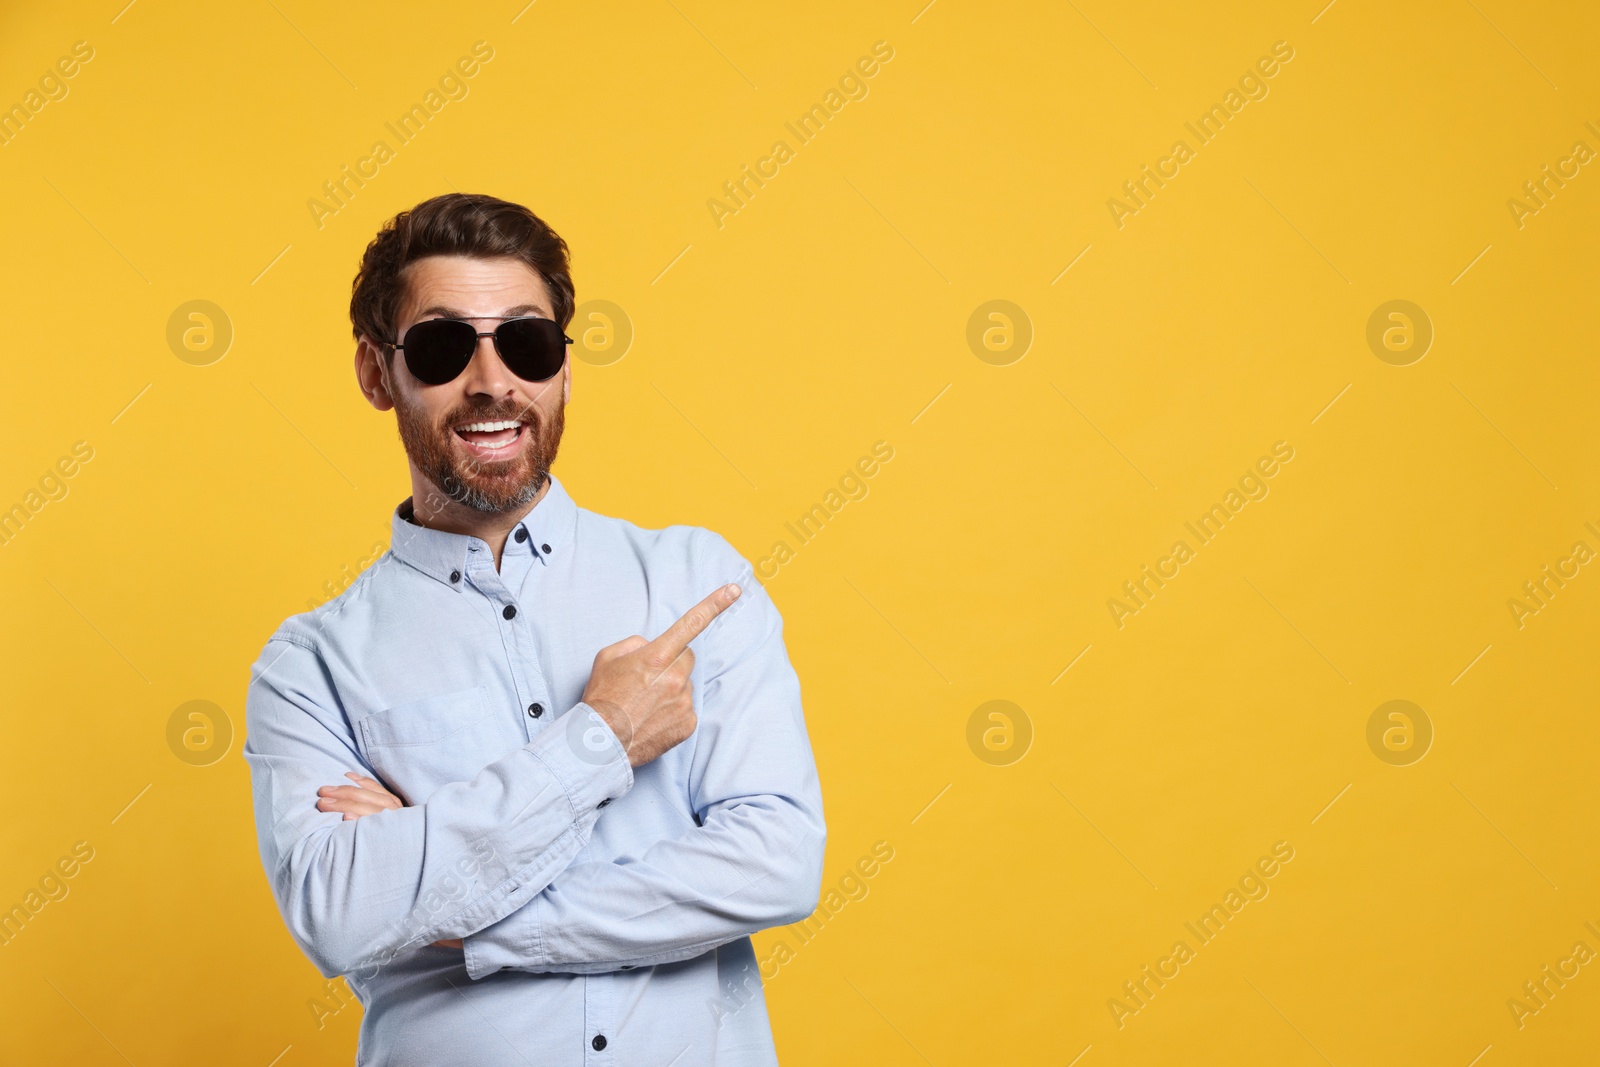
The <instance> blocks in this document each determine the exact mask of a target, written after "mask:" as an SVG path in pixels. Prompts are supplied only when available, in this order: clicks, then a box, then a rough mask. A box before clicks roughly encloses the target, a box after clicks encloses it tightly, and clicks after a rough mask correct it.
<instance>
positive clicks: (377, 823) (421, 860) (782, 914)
mask: <svg viewBox="0 0 1600 1067" xmlns="http://www.w3.org/2000/svg"><path fill="white" fill-rule="evenodd" d="M752 592H753V594H754V595H752V596H751V598H750V599H751V602H750V603H749V604H747V605H746V610H744V611H742V612H740V613H737V615H738V616H739V617H738V618H737V619H734V618H732V617H730V618H729V619H728V620H727V622H726V623H725V624H724V626H723V627H722V629H721V630H720V631H719V632H718V634H716V635H714V636H715V637H716V640H715V641H708V642H707V643H705V644H704V645H703V648H702V653H701V654H702V661H701V667H702V672H703V673H702V677H703V678H704V679H705V681H704V684H703V685H702V694H703V698H704V702H705V704H706V707H705V708H703V709H699V710H700V718H699V723H698V729H697V732H696V733H695V735H694V736H693V737H692V738H691V739H690V740H689V741H687V742H685V744H688V745H691V746H693V757H692V763H691V774H690V783H689V786H690V788H689V795H690V801H691V804H692V806H693V808H694V812H695V815H696V818H697V822H698V823H699V825H697V826H695V827H693V828H691V829H690V830H689V831H688V832H687V833H685V834H683V835H682V836H680V837H677V838H673V839H667V840H661V841H657V842H654V843H652V844H651V845H650V846H649V847H647V848H645V849H643V851H642V852H640V853H637V854H634V855H627V856H622V857H618V860H617V861H616V862H592V863H591V862H585V863H580V864H574V863H573V860H574V859H575V857H576V856H577V854H578V853H579V852H580V851H581V850H582V847H583V845H584V843H585V842H586V841H587V840H588V837H589V834H590V832H591V831H592V828H593V826H594V823H595V821H596V819H597V818H598V817H599V815H600V812H599V810H598V809H599V805H600V803H601V801H603V800H605V799H608V798H610V797H613V796H617V795H620V794H621V793H622V792H626V790H627V789H628V788H631V785H632V772H631V769H630V768H629V767H628V761H627V759H626V758H625V757H623V758H621V759H620V760H619V761H612V762H610V763H607V764H604V765H600V766H596V765H594V764H592V763H590V762H588V761H583V760H577V759H575V758H571V753H570V750H568V751H566V752H563V751H562V749H563V747H564V742H563V741H562V739H561V738H559V737H558V736H557V735H560V734H564V733H565V731H554V730H547V731H545V732H544V733H542V734H541V735H539V736H538V737H536V738H535V739H534V740H533V741H530V742H529V743H528V744H527V745H525V746H523V747H521V748H519V749H517V750H516V751H514V752H512V753H509V754H507V756H505V757H503V758H502V759H500V760H497V761H496V762H495V763H492V764H490V765H489V766H488V767H486V768H484V770H483V771H482V772H480V774H479V775H478V776H477V777H476V778H474V779H473V780H472V781H471V782H463V783H453V784H451V785H448V786H444V787H442V788H440V789H438V790H436V791H435V792H434V793H433V794H431V795H430V796H429V797H428V798H427V799H426V801H424V802H423V803H420V804H417V805H415V806H411V807H406V806H403V805H401V803H400V801H399V800H398V799H397V798H395V797H394V796H393V795H392V794H390V793H389V792H388V791H387V790H386V789H385V788H384V787H383V786H382V784H381V783H380V782H378V781H377V780H376V779H375V778H373V777H372V776H371V775H370V773H365V772H368V771H369V770H370V769H369V768H367V767H366V766H365V765H364V763H363V762H362V761H361V758H360V756H359V754H358V753H357V751H356V750H355V748H354V746H353V742H351V741H350V740H349V739H348V728H347V727H346V726H344V725H343V716H342V714H341V713H340V712H339V711H338V710H337V702H336V698H335V697H333V695H332V694H331V693H329V692H319V691H315V690H314V689H313V688H312V687H299V688H297V687H292V686H284V685H274V684H272V683H271V681H270V680H263V679H260V678H258V682H259V683H260V688H259V690H258V689H257V687H256V686H253V687H252V699H251V708H250V714H251V719H252V722H251V732H250V741H249V742H248V743H247V745H246V756H247V758H249V759H250V762H251V767H252V773H253V774H254V776H255V779H256V789H257V794H256V807H257V820H258V834H259V835H260V837H261V843H262V856H263V861H264V863H265V864H266V865H267V869H268V872H269V875H271V876H272V884H273V889H274V893H275V895H276V896H277V898H278V901H279V906H280V910H281V911H282V912H283V914H284V918H285V921H286V922H287V923H288V925H289V927H290V929H291V932H293V933H294V935H295V937H296V940H297V941H299V943H300V944H301V946H302V948H303V949H305V951H306V952H307V954H308V955H309V956H310V957H311V958H312V959H313V961H314V962H316V963H317V964H318V966H319V969H321V970H322V972H323V973H324V974H325V975H326V976H330V977H331V976H332V975H333V974H341V973H350V972H351V971H353V970H358V969H360V968H361V967H362V966H367V965H373V964H374V963H375V962H376V963H378V964H381V962H383V961H386V960H387V959H390V958H393V956H395V955H398V954H399V953H401V952H408V951H429V950H432V949H437V948H451V949H455V948H459V949H460V950H462V951H464V953H465V962H466V966H467V970H468V974H469V975H470V976H471V977H473V978H481V977H483V976H485V975H487V974H491V973H493V972H495V971H497V970H500V969H502V968H513V969H521V970H527V971H537V972H546V971H559V972H570V973H594V972H600V971H609V970H616V969H622V968H629V967H636V966H649V965H651V964H655V963H663V962H670V961H676V960H681V959H689V958H693V957H694V956H697V955H699V954H701V953H703V952H705V951H707V950H709V949H710V948H713V947H715V946H717V945H720V944H724V943H726V942H728V941H732V940H734V939H736V938H738V937H742V936H745V935H747V934H749V933H752V932H754V931H755V930H759V929H763V928H765V927H769V926H774V925H781V924H784V923H789V922H794V921H797V920H799V919H801V918H803V917H804V916H806V915H808V914H810V912H811V911H812V910H813V909H814V907H815V905H816V898H817V891H818V886H819V883H820V881H821V860H822V846H823V842H824V837H825V830H824V826H823V821H822V809H821V799H820V790H819V789H818V786H817V779H816V770H815V766H814V764H813V762H812V758H811V754H810V748H809V744H808V741H807V738H806V733H805V725H804V720H803V717H802V715H801V712H800V702H799V683H798V679H797V678H796V677H795V675H794V671H793V668H792V667H791V666H790V664H789V660H788V657H787V654H786V652H785V650H784V647H783V641H782V634H781V629H782V623H781V620H780V619H779V618H778V615H777V611H776V608H775V607H773V606H772V604H771V602H770V600H768V599H767V598H766V596H765V593H764V591H762V592H755V591H752ZM735 622H737V623H738V625H734V623H735ZM286 651H287V653H288V654H292V655H293V654H301V655H307V654H311V653H312V652H313V651H314V650H311V649H304V648H301V647H300V646H291V647H290V648H289V649H288V650H286ZM323 673H324V674H325V672H323ZM568 714H574V715H576V714H593V712H592V710H591V709H590V708H589V707H588V706H587V705H585V704H579V705H578V706H577V707H575V708H574V709H572V710H571V711H570V712H568ZM619 752H620V745H619ZM352 768H360V770H359V771H358V770H352ZM341 775H343V776H345V777H348V778H350V780H351V782H352V784H349V785H327V784H323V785H322V786H321V788H316V789H313V788H312V787H313V786H314V785H315V783H318V782H320V783H329V782H333V781H336V780H337V779H338V778H339V777H340V776H341ZM313 792H315V794H316V795H317V800H316V803H315V805H314V806H315V809H316V810H315V811H313V810H311V809H312V807H313V805H312V804H311V802H310V801H311V796H312V794H313ZM619 814H620V813H619ZM335 816H337V817H335ZM373 816H377V817H375V818H374V817H373ZM452 864H453V865H454V866H453V867H452V866H451V865H452ZM468 872H470V873H468ZM447 889H448V890H449V891H448V892H447V891H445V890H447ZM430 946H432V949H430Z"/></svg>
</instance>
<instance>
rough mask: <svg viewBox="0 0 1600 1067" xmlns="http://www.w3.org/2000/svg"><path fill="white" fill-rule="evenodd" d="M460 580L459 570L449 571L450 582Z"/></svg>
mask: <svg viewBox="0 0 1600 1067" xmlns="http://www.w3.org/2000/svg"><path fill="white" fill-rule="evenodd" d="M460 580H461V572H460V571H451V572H450V582H451V584H454V583H456V582H459V581H460Z"/></svg>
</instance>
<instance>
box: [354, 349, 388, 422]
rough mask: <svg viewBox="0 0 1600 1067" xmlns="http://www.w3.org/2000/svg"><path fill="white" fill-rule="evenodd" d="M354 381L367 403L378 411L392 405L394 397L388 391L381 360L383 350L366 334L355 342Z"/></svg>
mask: <svg viewBox="0 0 1600 1067" xmlns="http://www.w3.org/2000/svg"><path fill="white" fill-rule="evenodd" d="M355 369H356V383H357V384H358V385H360V387H361V395H362V396H364V397H366V398H367V403H369V404H371V405H372V406H373V407H375V408H377V409H378V410H379V411H388V410H389V409H390V408H392V407H394V397H393V395H391V393H390V391H389V379H388V374H387V372H386V368H385V366H384V362H383V352H382V350H381V349H380V348H379V346H378V345H377V343H376V342H374V341H373V340H372V339H371V338H369V337H368V336H367V335H366V334H362V335H361V339H360V340H359V341H357V342H356V360H355Z"/></svg>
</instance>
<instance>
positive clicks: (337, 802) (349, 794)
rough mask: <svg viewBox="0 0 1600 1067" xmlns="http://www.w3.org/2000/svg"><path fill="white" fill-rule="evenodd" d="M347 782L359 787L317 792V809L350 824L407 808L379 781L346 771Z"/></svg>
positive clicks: (457, 942)
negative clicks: (341, 815) (337, 814)
mask: <svg viewBox="0 0 1600 1067" xmlns="http://www.w3.org/2000/svg"><path fill="white" fill-rule="evenodd" d="M344 776H345V777H346V778H349V779H352V780H353V781H355V783H356V784H355V785H325V786H323V787H322V788H321V789H318V790H317V809H318V810H319V811H339V812H343V813H344V818H345V821H346V822H349V821H350V820H352V819H359V818H361V817H362V816H363V815H376V814H377V813H378V812H380V811H390V810H392V809H394V808H403V807H405V805H404V804H402V803H400V798H399V797H397V796H395V795H394V794H393V793H391V792H389V791H388V790H387V789H385V788H384V787H383V786H382V785H381V784H380V783H379V782H378V781H377V780H376V779H373V778H368V777H367V776H366V775H362V774H357V773H356V772H355V771H346V772H345V775H344ZM434 945H435V946H437V947H438V948H456V949H459V948H461V939H460V938H459V937H452V938H448V939H446V940H444V941H435V942H434Z"/></svg>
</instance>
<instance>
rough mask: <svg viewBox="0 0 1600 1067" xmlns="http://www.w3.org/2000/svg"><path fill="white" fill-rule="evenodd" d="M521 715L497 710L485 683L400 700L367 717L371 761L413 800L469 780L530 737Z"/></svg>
mask: <svg viewBox="0 0 1600 1067" xmlns="http://www.w3.org/2000/svg"><path fill="white" fill-rule="evenodd" d="M517 725H518V720H517V719H515V718H513V717H512V716H510V715H505V714H497V713H496V710H495V709H494V708H492V707H490V706H489V700H488V694H487V693H486V692H485V690H484V688H483V687H482V686H473V687H472V688H471V689H459V690H457V691H455V692H453V693H443V694H441V695H439V696H431V697H425V698H423V699H421V700H413V701H411V702H410V703H406V704H399V705H396V706H395V707H392V708H388V709H387V710H384V711H380V712H378V713H376V714H374V715H369V716H367V717H366V718H364V719H362V720H361V743H362V747H363V748H364V749H365V750H366V756H367V761H368V762H369V763H371V764H372V769H373V770H375V771H377V772H378V776H379V778H381V779H382V780H383V782H384V784H386V785H387V786H389V788H391V789H393V790H394V791H395V793H396V795H398V796H399V797H400V799H401V800H403V801H405V803H406V804H407V805H414V804H420V803H422V802H423V801H425V800H427V799H428V797H429V795H430V794H432V793H433V791H434V790H435V789H438V788H439V787H440V786H442V785H449V784H450V783H451V782H466V781H470V780H471V779H473V778H475V777H477V775H478V772H479V771H481V770H483V768H484V767H486V766H487V765H489V764H490V763H493V762H494V761H495V760H497V759H499V758H500V757H501V756H504V755H506V754H507V753H508V752H510V751H511V750H512V749H515V748H518V747H519V746H521V745H522V744H523V743H524V742H525V738H524V737H523V736H522V734H521V731H520V730H518V729H517Z"/></svg>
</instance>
